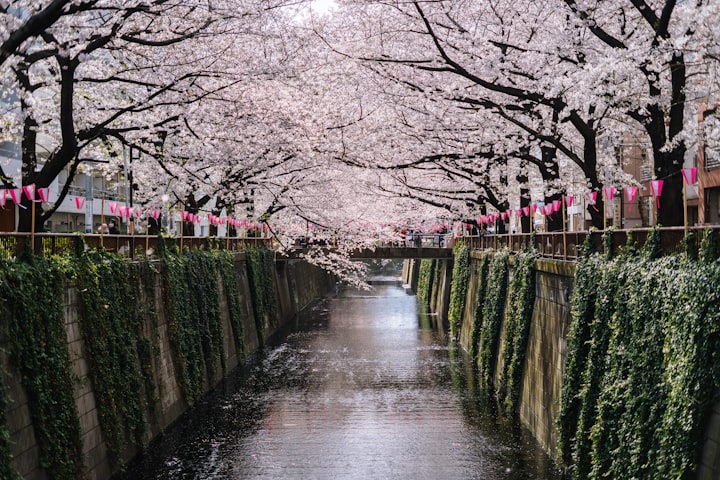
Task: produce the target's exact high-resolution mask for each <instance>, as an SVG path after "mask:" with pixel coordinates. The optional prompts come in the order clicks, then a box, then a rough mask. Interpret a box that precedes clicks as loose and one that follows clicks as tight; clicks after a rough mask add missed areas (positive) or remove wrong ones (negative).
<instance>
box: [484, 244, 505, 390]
mask: <svg viewBox="0 0 720 480" xmlns="http://www.w3.org/2000/svg"><path fill="white" fill-rule="evenodd" d="M508 257H509V255H508V253H507V252H497V253H495V254H494V255H493V256H492V258H491V259H490V265H489V266H488V276H487V286H486V287H485V298H484V301H483V312H482V318H483V320H482V327H481V331H480V348H479V352H478V353H479V354H478V358H479V364H480V373H481V376H482V378H483V380H484V381H485V382H486V383H487V384H488V385H491V384H492V382H493V377H494V376H495V369H496V367H497V354H498V346H499V344H500V329H501V327H502V319H503V315H504V313H505V301H506V298H507V281H508Z"/></svg>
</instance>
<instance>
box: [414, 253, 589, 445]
mask: <svg viewBox="0 0 720 480" xmlns="http://www.w3.org/2000/svg"><path fill="white" fill-rule="evenodd" d="M471 256H472V255H471ZM412 262H413V263H415V264H416V265H415V266H412V265H409V263H410V261H408V262H406V270H407V273H406V274H405V278H404V281H405V282H406V283H407V284H408V285H414V286H413V288H415V287H416V286H417V280H416V281H415V283H414V284H413V283H412V275H411V273H410V272H411V271H412V270H413V269H415V270H416V269H418V268H419V267H418V266H417V264H419V262H418V261H412ZM536 268H537V274H536V275H537V277H536V287H535V288H536V292H535V294H536V296H535V305H534V309H533V317H532V323H531V327H530V337H529V341H528V347H527V357H526V366H525V375H524V378H523V384H522V391H521V398H520V405H519V411H520V421H521V422H522V423H523V424H524V425H525V426H527V427H528V429H529V430H530V432H531V433H532V434H533V435H534V436H535V437H536V438H537V440H538V442H539V443H540V445H541V446H542V447H543V449H544V450H545V451H547V452H548V453H549V454H550V455H551V456H554V454H555V450H556V446H557V438H556V429H555V420H556V418H557V415H558V413H559V411H560V398H561V394H562V374H563V366H564V364H565V341H566V337H567V327H568V325H569V320H570V293H571V292H572V286H573V276H574V273H575V269H574V264H573V263H570V262H556V261H543V260H538V261H537V265H536ZM436 269H439V270H440V272H438V273H436V274H435V275H436V278H440V279H442V283H441V284H440V285H438V287H437V288H433V289H432V292H431V295H430V298H429V302H428V303H429V308H430V309H431V311H433V312H436V313H442V314H443V315H446V314H447V308H448V304H449V298H450V283H451V281H452V262H451V261H447V262H439V263H438V264H437V266H436ZM508 275H509V276H510V277H512V262H511V268H510V271H509V274H508ZM479 282H480V267H479V261H478V260H477V258H472V259H471V262H470V278H469V282H468V294H467V298H466V301H465V309H464V311H463V316H462V320H461V325H460V330H459V338H458V341H459V342H460V345H461V346H462V347H463V349H465V350H466V351H468V352H470V351H471V350H472V348H471V347H472V345H471V338H472V330H473V324H474V321H475V318H474V316H475V307H476V305H477V301H478V299H477V292H478V290H479V284H478V283H479ZM504 323H505V322H503V325H502V326H501V329H500V342H499V345H500V348H499V349H498V353H497V359H496V361H497V368H496V379H495V380H496V383H497V381H498V380H499V378H497V375H499V374H500V372H502V370H503V368H502V367H503V365H502V363H503V358H504V356H503V353H504V352H503V349H502V346H503V345H504V343H505V342H504V335H505V325H504Z"/></svg>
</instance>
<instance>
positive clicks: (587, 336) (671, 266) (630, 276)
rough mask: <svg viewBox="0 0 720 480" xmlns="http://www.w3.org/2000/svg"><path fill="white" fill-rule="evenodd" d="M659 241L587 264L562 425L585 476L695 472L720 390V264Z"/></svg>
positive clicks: (579, 284)
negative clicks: (662, 247)
mask: <svg viewBox="0 0 720 480" xmlns="http://www.w3.org/2000/svg"><path fill="white" fill-rule="evenodd" d="M658 245H659V235H656V232H651V235H650V236H649V237H648V240H647V242H646V245H645V247H644V248H643V250H642V252H640V255H632V254H626V255H622V254H621V255H619V256H617V257H616V258H613V259H607V258H602V257H599V256H597V255H594V256H592V257H589V258H585V259H582V260H581V261H580V262H579V264H578V268H577V270H576V283H575V289H574V293H573V297H572V316H571V327H570V334H569V338H568V359H567V367H566V376H565V380H564V382H563V399H562V405H561V414H560V420H559V423H558V426H559V433H560V446H561V449H562V452H563V458H564V459H565V460H566V461H568V459H572V460H573V464H572V466H573V470H574V473H575V477H576V478H644V479H666V478H692V477H693V476H694V474H695V471H696V468H697V465H698V461H699V455H700V454H701V452H702V441H703V435H704V430H705V426H706V424H707V420H708V418H709V415H710V412H711V408H712V405H713V402H714V401H715V398H714V395H715V393H716V392H717V390H718V388H719V387H720V372H719V371H718V368H717V365H718V364H720V363H719V362H720V292H719V291H718V289H717V285H718V282H720V264H718V262H716V261H715V260H714V259H707V258H705V257H704V254H703V255H701V256H700V260H695V259H694V258H695V256H694V255H678V256H674V257H664V258H659V257H658V252H659V249H658ZM701 250H703V249H701Z"/></svg>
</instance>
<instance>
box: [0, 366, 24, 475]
mask: <svg viewBox="0 0 720 480" xmlns="http://www.w3.org/2000/svg"><path fill="white" fill-rule="evenodd" d="M7 406H8V395H7V387H6V386H5V379H4V378H3V375H2V373H1V372H0V419H5V418H7ZM0 478H7V479H8V480H20V475H18V473H17V471H15V468H13V466H12V448H11V445H10V432H9V431H8V429H7V425H6V424H5V422H0Z"/></svg>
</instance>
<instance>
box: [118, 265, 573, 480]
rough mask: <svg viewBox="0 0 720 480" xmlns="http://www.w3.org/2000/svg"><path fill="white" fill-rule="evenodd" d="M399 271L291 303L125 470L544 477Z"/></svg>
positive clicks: (535, 450)
mask: <svg viewBox="0 0 720 480" xmlns="http://www.w3.org/2000/svg"><path fill="white" fill-rule="evenodd" d="M437 323H438V321H437V316H428V315H426V314H418V306H417V300H416V297H415V296H414V295H408V294H406V292H405V290H404V289H403V288H402V286H401V285H400V281H399V274H398V276H397V280H395V281H388V280H384V281H381V282H380V283H376V284H375V285H374V288H373V290H371V291H367V292H361V291H356V290H350V289H348V290H343V291H341V293H340V294H339V295H338V296H337V297H334V298H329V299H326V300H323V301H321V302H320V303H318V304H317V305H315V306H314V308H312V309H311V310H310V311H308V312H303V314H302V316H301V317H300V318H299V319H298V322H297V323H296V324H295V325H294V326H293V328H292V330H291V331H290V332H289V334H288V335H287V336H286V337H285V336H284V334H283V337H285V338H284V339H282V341H281V342H280V343H277V344H274V345H272V346H268V347H266V348H265V349H263V350H262V351H261V352H259V354H258V355H257V356H256V357H254V358H252V360H251V361H250V362H249V364H248V365H247V366H246V367H245V368H242V370H241V371H240V372H238V373H237V374H236V375H233V376H232V377H231V378H230V379H228V381H227V383H226V384H225V385H224V386H223V388H222V389H221V390H220V391H218V392H216V393H215V394H214V395H212V396H211V397H210V398H208V399H207V400H206V401H205V402H203V404H202V405H199V406H197V407H196V408H194V409H193V410H192V411H191V412H190V413H189V415H187V416H185V417H183V418H182V419H181V420H180V422H179V424H178V425H177V426H175V427H174V428H173V429H172V430H171V431H170V432H169V434H167V435H165V436H163V438H162V439H161V441H160V442H158V443H157V444H154V445H153V446H152V447H151V448H150V449H149V451H148V453H147V454H145V455H143V456H142V457H141V459H140V460H139V461H138V462H137V463H135V464H133V465H132V466H131V467H130V468H129V470H128V472H127V473H126V475H125V476H123V477H120V478H122V479H123V480H131V479H140V478H142V479H148V480H149V479H168V480H169V479H177V478H187V479H190V478H193V479H211V478H217V479H226V478H238V479H239V478H248V479H250V478H252V479H327V480H334V479H363V480H366V479H378V480H379V479H408V480H410V479H413V480H420V479H429V480H437V479H473V478H477V479H518V480H519V479H538V480H542V479H548V480H549V479H553V478H559V477H558V476H556V473H554V471H553V469H552V462H551V461H550V460H549V457H547V456H546V454H545V453H544V452H543V451H542V450H541V449H540V447H539V446H538V444H537V443H536V441H535V440H534V439H533V438H532V436H531V435H529V434H528V433H527V432H526V431H524V430H522V429H520V428H517V427H515V426H513V425H512V422H505V421H502V420H501V419H500V418H499V416H498V415H497V412H496V411H494V408H493V402H491V401H490V400H489V397H488V396H487V395H486V392H484V391H482V390H479V389H478V388H477V385H478V379H477V369H476V368H473V366H472V362H471V361H470V359H469V357H468V356H467V355H466V354H465V353H464V352H463V351H462V350H461V349H459V348H458V346H457V345H456V344H454V343H453V342H449V341H448V337H447V336H446V334H445V333H444V332H443V330H442V328H440V329H438V328H437V326H438V325H437Z"/></svg>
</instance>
